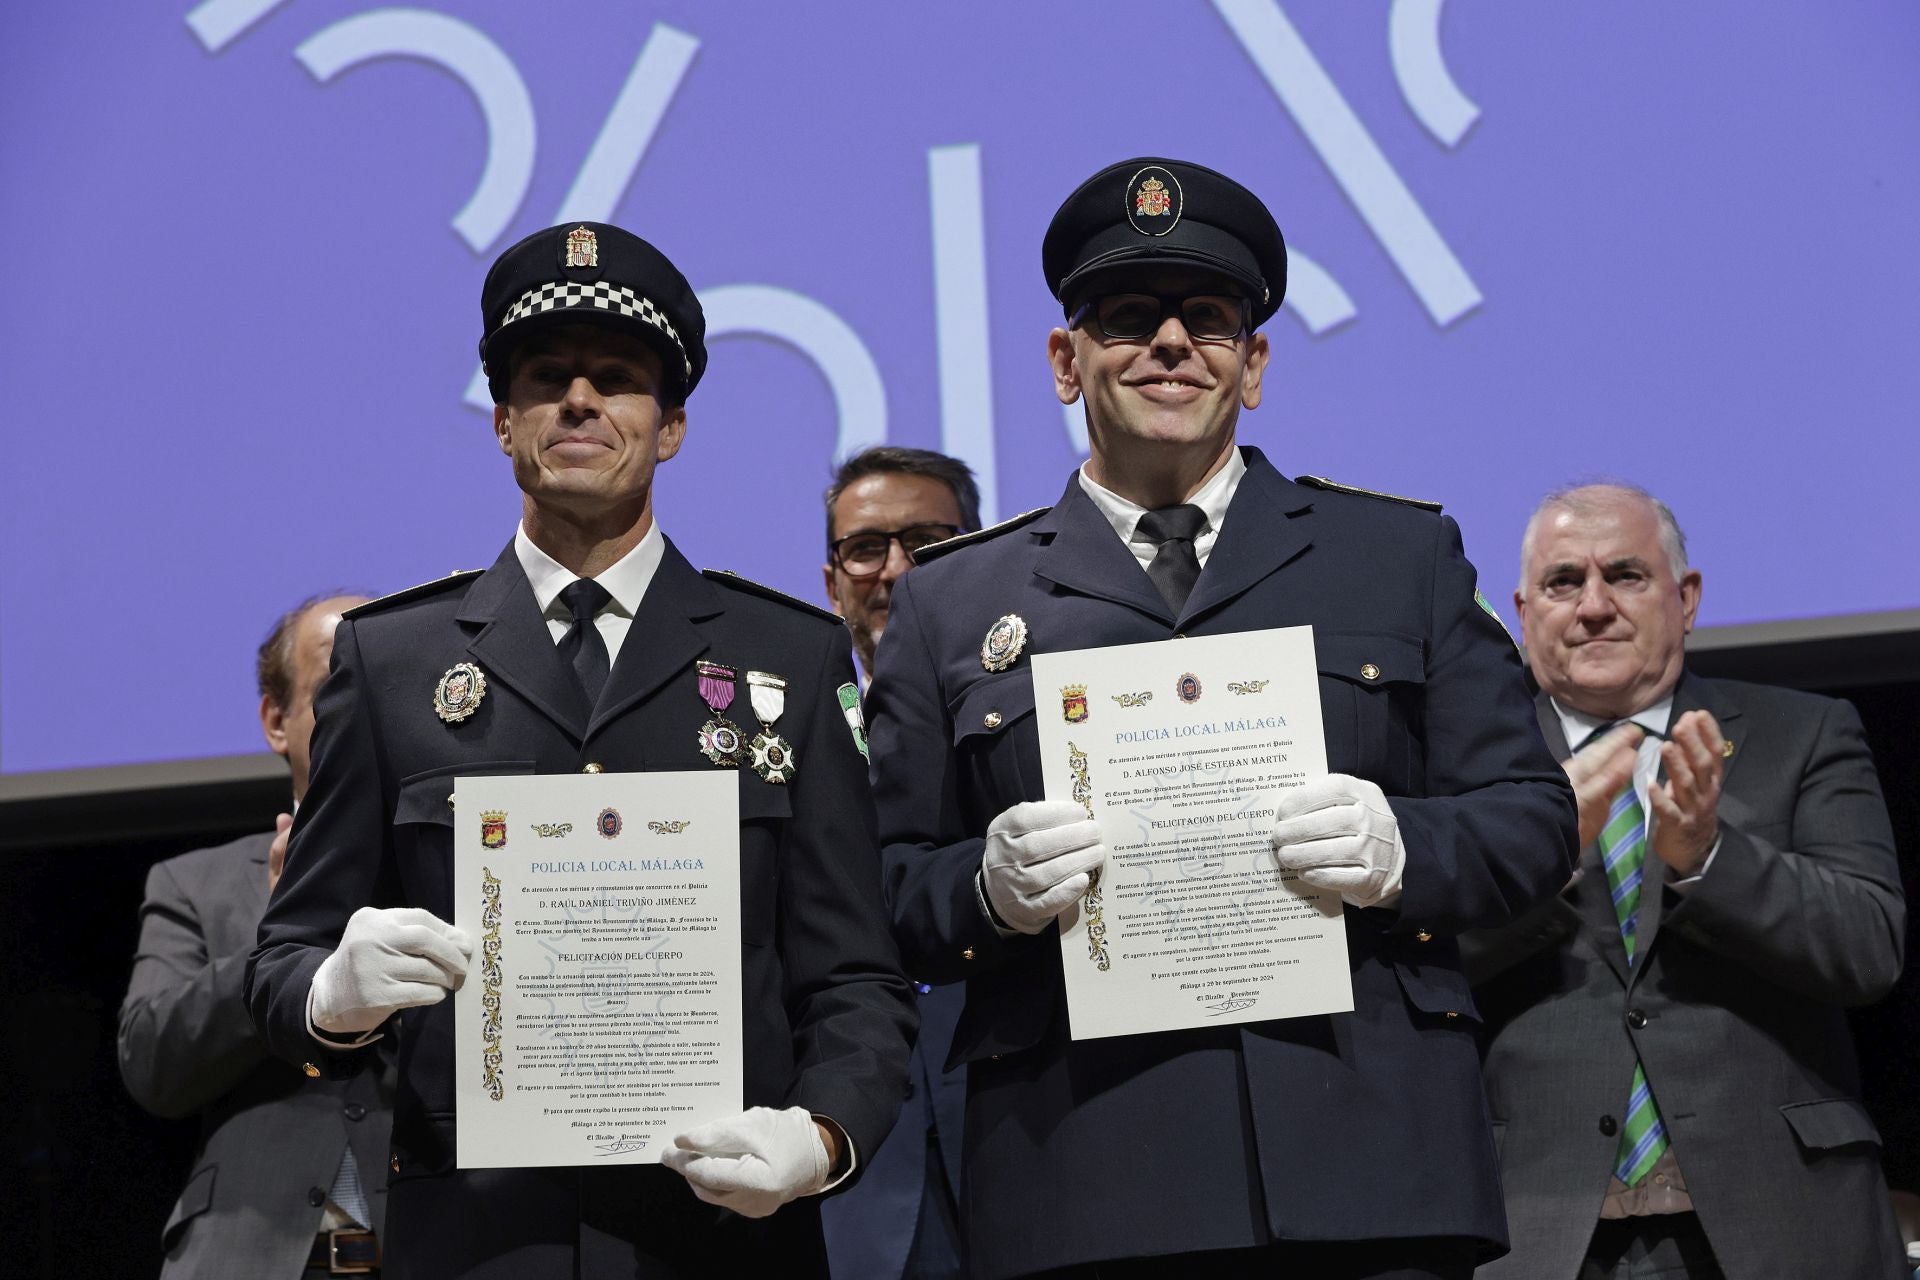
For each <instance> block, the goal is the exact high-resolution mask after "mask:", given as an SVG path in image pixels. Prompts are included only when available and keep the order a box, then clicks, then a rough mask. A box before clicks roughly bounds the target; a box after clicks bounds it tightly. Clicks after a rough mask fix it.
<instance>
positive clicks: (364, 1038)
mask: <svg viewBox="0 0 1920 1280" xmlns="http://www.w3.org/2000/svg"><path fill="white" fill-rule="evenodd" d="M307 1034H308V1035H310V1036H312V1037H313V1038H314V1039H315V1040H316V1041H318V1042H319V1043H320V1044H322V1045H324V1046H325V1047H327V1048H329V1049H336V1050H338V1049H363V1048H365V1047H366V1046H368V1045H370V1044H372V1043H373V1042H374V1041H375V1040H378V1039H380V1038H381V1037H382V1036H384V1035H386V1034H387V1033H386V1032H384V1031H382V1030H380V1028H378V1027H375V1028H374V1029H373V1030H371V1031H363V1032H361V1033H360V1035H359V1036H358V1037H356V1038H355V1039H352V1040H346V1039H342V1038H340V1037H339V1036H336V1035H334V1034H332V1033H331V1032H327V1031H322V1030H321V1029H320V1026H319V1024H318V1023H316V1022H314V1020H313V988H312V987H308V988H307Z"/></svg>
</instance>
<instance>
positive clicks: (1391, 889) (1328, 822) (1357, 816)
mask: <svg viewBox="0 0 1920 1280" xmlns="http://www.w3.org/2000/svg"><path fill="white" fill-rule="evenodd" d="M1270 838H1271V840H1272V843H1273V860H1274V862H1275V863H1277V864H1278V865H1279V866H1280V868H1281V869H1282V870H1285V871H1294V872H1298V873H1299V875H1300V878H1301V879H1302V880H1305V881H1306V882H1307V883H1308V884H1310V885H1312V886H1313V887H1314V888H1316V889H1332V890H1334V891H1336V892H1337V893H1339V895H1340V896H1341V897H1342V898H1344V899H1345V900H1346V901H1347V902H1348V903H1349V904H1351V905H1352V906H1356V907H1378V906H1386V905H1391V903H1392V901H1393V900H1394V899H1396V898H1398V897H1399V896H1400V879H1401V876H1402V875H1403V874H1405V872H1406V867H1407V846H1406V845H1405V844H1403V843H1401V840H1400V822H1399V820H1398V819H1397V818H1395V817H1394V816H1393V810H1392V808H1390V807H1389V806H1388V804H1387V797H1386V794H1385V793H1384V792H1382V791H1381V790H1380V788H1379V787H1377V786H1375V785H1374V784H1373V783H1371V782H1368V781H1367V780H1366V779H1365V778H1355V777H1352V776H1350V775H1348V774H1344V773H1330V774H1328V775H1327V776H1326V777H1324V778H1316V779H1315V780H1314V781H1312V782H1309V783H1307V784H1306V785H1305V786H1301V787H1295V788H1294V789H1293V790H1291V791H1283V792H1281V794H1280V803H1279V806H1278V808H1277V809H1276V810H1275V814H1274V824H1273V835H1272V836H1271V837H1270Z"/></svg>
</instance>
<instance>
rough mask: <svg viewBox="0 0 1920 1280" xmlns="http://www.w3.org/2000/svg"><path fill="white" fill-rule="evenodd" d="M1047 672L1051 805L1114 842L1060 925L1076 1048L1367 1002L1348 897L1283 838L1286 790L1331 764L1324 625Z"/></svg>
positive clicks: (1042, 718) (1144, 649)
mask: <svg viewBox="0 0 1920 1280" xmlns="http://www.w3.org/2000/svg"><path fill="white" fill-rule="evenodd" d="M1032 662H1033V700H1034V713H1035V718H1036V721H1037V724H1038V728H1039V732H1040V750H1041V755H1042V765H1041V769H1042V772H1043V774H1044V778H1045V782H1046V791H1047V798H1048V799H1050V800H1072V801H1074V802H1076V803H1078V804H1080V805H1082V806H1084V807H1085V808H1086V810H1087V812H1088V814H1089V815H1090V816H1092V818H1093V819H1094V821H1096V822H1098V823H1099V824H1100V836H1101V839H1102V840H1103V841H1104V842H1105V844H1106V846H1107V863H1106V866H1105V867H1104V868H1103V869H1102V871H1101V872H1100V874H1099V877H1098V878H1097V879H1096V881H1095V883H1094V886H1093V888H1092V889H1091V890H1090V891H1089V892H1088V893H1087V895H1086V896H1085V897H1084V898H1083V899H1082V900H1081V901H1080V903H1079V904H1078V906H1077V907H1075V908H1072V909H1069V910H1068V911H1067V912H1066V913H1065V914H1064V915H1062V916H1061V917H1060V953H1061V963H1062V965H1063V966H1064V968H1065V971H1066V985H1067V1013H1068V1019H1069V1022H1070V1024H1071V1027H1072V1031H1073V1037H1074V1039H1076V1040H1086V1039H1092V1038H1095V1037H1099V1036H1117V1035H1133V1034H1137V1033H1140V1032H1147V1031H1173V1030H1177V1029H1179V1028H1182V1027H1200V1026H1207V1025H1209V1024H1213V1023H1222V1022H1260V1021H1265V1020H1267V1019H1269V1018H1294V1017H1299V1016H1301V1015H1303V1014H1315V1013H1342V1012H1346V1011H1349V1010H1351V1009H1352V1008H1353V985H1352V981H1351V978H1350V975H1349V973H1348V968H1347V936H1346V927H1345V924H1344V922H1343V919H1342V906H1341V902H1340V895H1339V894H1337V893H1334V892H1332V891H1330V890H1323V889H1315V888H1313V887H1312V886H1311V885H1309V884H1307V883H1306V882H1305V881H1303V880H1301V879H1299V878H1298V877H1296V876H1295V875H1293V874H1292V873H1291V872H1287V873H1282V872H1281V871H1279V870H1278V869H1277V868H1276V866H1275V864H1274V857H1273V850H1272V847H1271V845H1269V843H1268V840H1267V837H1268V835H1269V833H1271V832H1272V830H1273V825H1274V802H1275V799H1276V797H1277V796H1278V795H1279V794H1280V792H1282V791H1284V790H1286V789H1287V788H1289V787H1297V786H1299V785H1301V784H1302V783H1304V782H1306V781H1308V780H1309V779H1311V778H1315V777H1319V776H1321V775H1324V774H1325V773H1326V771H1327V744H1326V737H1325V734H1324V733H1323V731H1322V729H1321V725H1320V680H1319V669H1318V667H1317V666H1316V665H1315V663H1314V654H1313V628H1311V627H1286V628H1282V629H1278V630H1272V631H1248V632H1241V633H1239V634H1236V635H1223V636H1195V637H1188V638H1184V639H1179V640H1163V641H1158V642H1156V643H1152V644H1133V645H1116V646H1114V647H1111V648H1106V649H1079V650H1075V651H1072V652H1068V653H1037V654H1035V655H1033V659H1032Z"/></svg>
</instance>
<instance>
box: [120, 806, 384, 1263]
mask: <svg viewBox="0 0 1920 1280" xmlns="http://www.w3.org/2000/svg"><path fill="white" fill-rule="evenodd" d="M272 843H273V835H272V833H271V832H267V833H263V834H261V835H254V836H244V837H242V838H241V839H239V840H235V841H234V842H233V843H231V844H224V845H221V846H220V847H218V848H216V849H199V850H196V851H194V852H193V853H186V854H182V855H181V856H179V857H177V858H170V859H168V860H167V861H165V862H162V863H159V864H157V865H156V866H155V867H154V868H153V870H152V871H150V872H149V873H148V875H147V898H146V901H145V902H144V903H143V904H141V907H140V949H139V951H138V952H136V953H135V955H134V959H133V979H132V981H131V983H130V984H129V986H128V988H127V998H126V1001H125V1002H124V1003H123V1004H122V1005H121V1007H120V1074H121V1077H122V1078H123V1079H125V1080H126V1082H127V1089H128V1091H129V1092H130V1093H132V1094H133V1096H134V1099H135V1101H137V1102H139V1104H140V1105H141V1106H143V1107H145V1108H146V1109H147V1110H149V1111H151V1112H153V1113H154V1114H155V1115H158V1116H165V1117H168V1118H170V1119H171V1118H178V1117H184V1116H190V1115H194V1114H196V1113H198V1115H199V1117H200V1140H199V1145H198V1146H197V1147H196V1148H195V1150H194V1157H193V1173H192V1176H190V1177H189V1178H188V1180H187V1186H186V1189H185V1190H184V1191H182V1192H181V1193H180V1199H179V1202H178V1203H177V1204H175V1205H174V1209H173V1214H172V1216H171V1217H169V1218H168V1219H167V1225H166V1227H165V1229H164V1232H163V1235H162V1244H163V1246H164V1247H165V1249H166V1254H167V1261H166V1266H165V1269H164V1271H163V1272H162V1274H163V1275H164V1276H166V1277H167V1280H187V1278H189V1277H191V1278H192V1280H210V1278H215V1277H218V1278H222V1280H227V1278H230V1280H263V1278H264V1280H272V1277H275V1276H283V1277H287V1280H293V1278H294V1277H297V1276H298V1275H299V1274H300V1272H301V1269H302V1268H303V1267H304V1266H305V1265H306V1260H307V1253H308V1251H309V1250H310V1249H311V1248H312V1247H313V1237H314V1233H315V1232H316V1231H317V1230H319V1227H320V1216H321V1212H322V1206H321V1205H319V1204H315V1203H314V1202H313V1199H312V1194H313V1193H314V1192H315V1191H318V1192H320V1193H321V1195H322V1196H324V1195H325V1193H326V1192H327V1191H328V1190H329V1189H330V1188H331V1187H332V1186H333V1179H334V1175H335V1173H336V1172H337V1171H338V1170H339V1168H340V1156H341V1153H342V1152H343V1151H345V1150H346V1149H347V1145H348V1144H349V1143H351V1144H352V1146H353V1155H354V1160H355V1162H356V1163H357V1164H358V1165H359V1168H360V1174H361V1180H362V1183H363V1185H364V1187H365V1189H366V1193H367V1205H368V1207H369V1208H370V1209H371V1210H372V1215H373V1219H374V1220H373V1222H372V1223H370V1224H369V1225H370V1226H372V1227H373V1228H374V1230H376V1231H378V1230H379V1229H380V1228H381V1226H382V1225H383V1223H382V1219H383V1217H384V1215H385V1211H386V1200H387V1192H386V1184H387V1133H388V1130H389V1129H390V1128H391V1126H392V1119H393V1118H392V1114H391V1112H390V1110H389V1108H390V1106H391V1103H392V1094H393V1078H392V1068H391V1066H390V1064H389V1063H387V1062H386V1061H384V1060H382V1059H379V1058H376V1057H375V1056H373V1055H369V1056H368V1063H369V1065H370V1066H371V1067H372V1068H373V1069H371V1070H367V1071H358V1072H354V1073H352V1074H351V1075H347V1076H344V1077H342V1078H338V1079H322V1080H308V1079H307V1078H306V1077H305V1076H304V1075H302V1074H301V1072H300V1071H299V1070H297V1069H296V1068H294V1067H291V1066H289V1065H287V1064H286V1063H284V1062H281V1061H279V1060H278V1059H276V1058H272V1057H270V1056H268V1053H267V1045H266V1041H265V1040H263V1039H262V1038H261V1036H260V1033H259V1032H257V1031H255V1030H254V1027H253V1023H252V1022H251V1021H249V1020H248V1018H247V1006H246V1000H245V999H244V995H243V991H242V986H243V983H244V980H245V978H246V971H247V956H248V954H249V953H250V952H251V951H252V950H253V943H254V935H255V931H256V930H257V929H258V928H259V924H260V913H261V912H262V911H264V910H265V909H266V905H267V849H268V847H269V846H270V845H271V844H272Z"/></svg>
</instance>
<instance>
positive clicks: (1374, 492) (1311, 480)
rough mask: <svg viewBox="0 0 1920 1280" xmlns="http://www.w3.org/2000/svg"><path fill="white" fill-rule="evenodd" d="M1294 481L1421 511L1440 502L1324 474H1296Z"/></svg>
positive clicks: (1437, 508) (1436, 508)
mask: <svg viewBox="0 0 1920 1280" xmlns="http://www.w3.org/2000/svg"><path fill="white" fill-rule="evenodd" d="M1295 482H1296V483H1298V484H1308V485H1312V486H1313V487H1314V488H1316V489H1331V490H1333V491H1334V492H1335V493H1357V494H1359V495H1360V496H1361V497H1363V498H1384V499H1386V500H1387V501H1388V502H1398V503H1400V504H1401V505H1402V506H1407V507H1418V508H1420V509H1421V510H1422V511H1438V510H1440V504H1439V503H1437V502H1424V501H1422V500H1421V499H1419V498H1403V497H1401V496H1400V495H1399V494H1397V493H1381V492H1380V491H1379V490H1378V489H1362V488H1360V487H1359V486H1358V485H1351V484H1341V483H1340V482H1339V481H1337V480H1329V479H1327V478H1326V477H1325V476H1296V477H1295Z"/></svg>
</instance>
